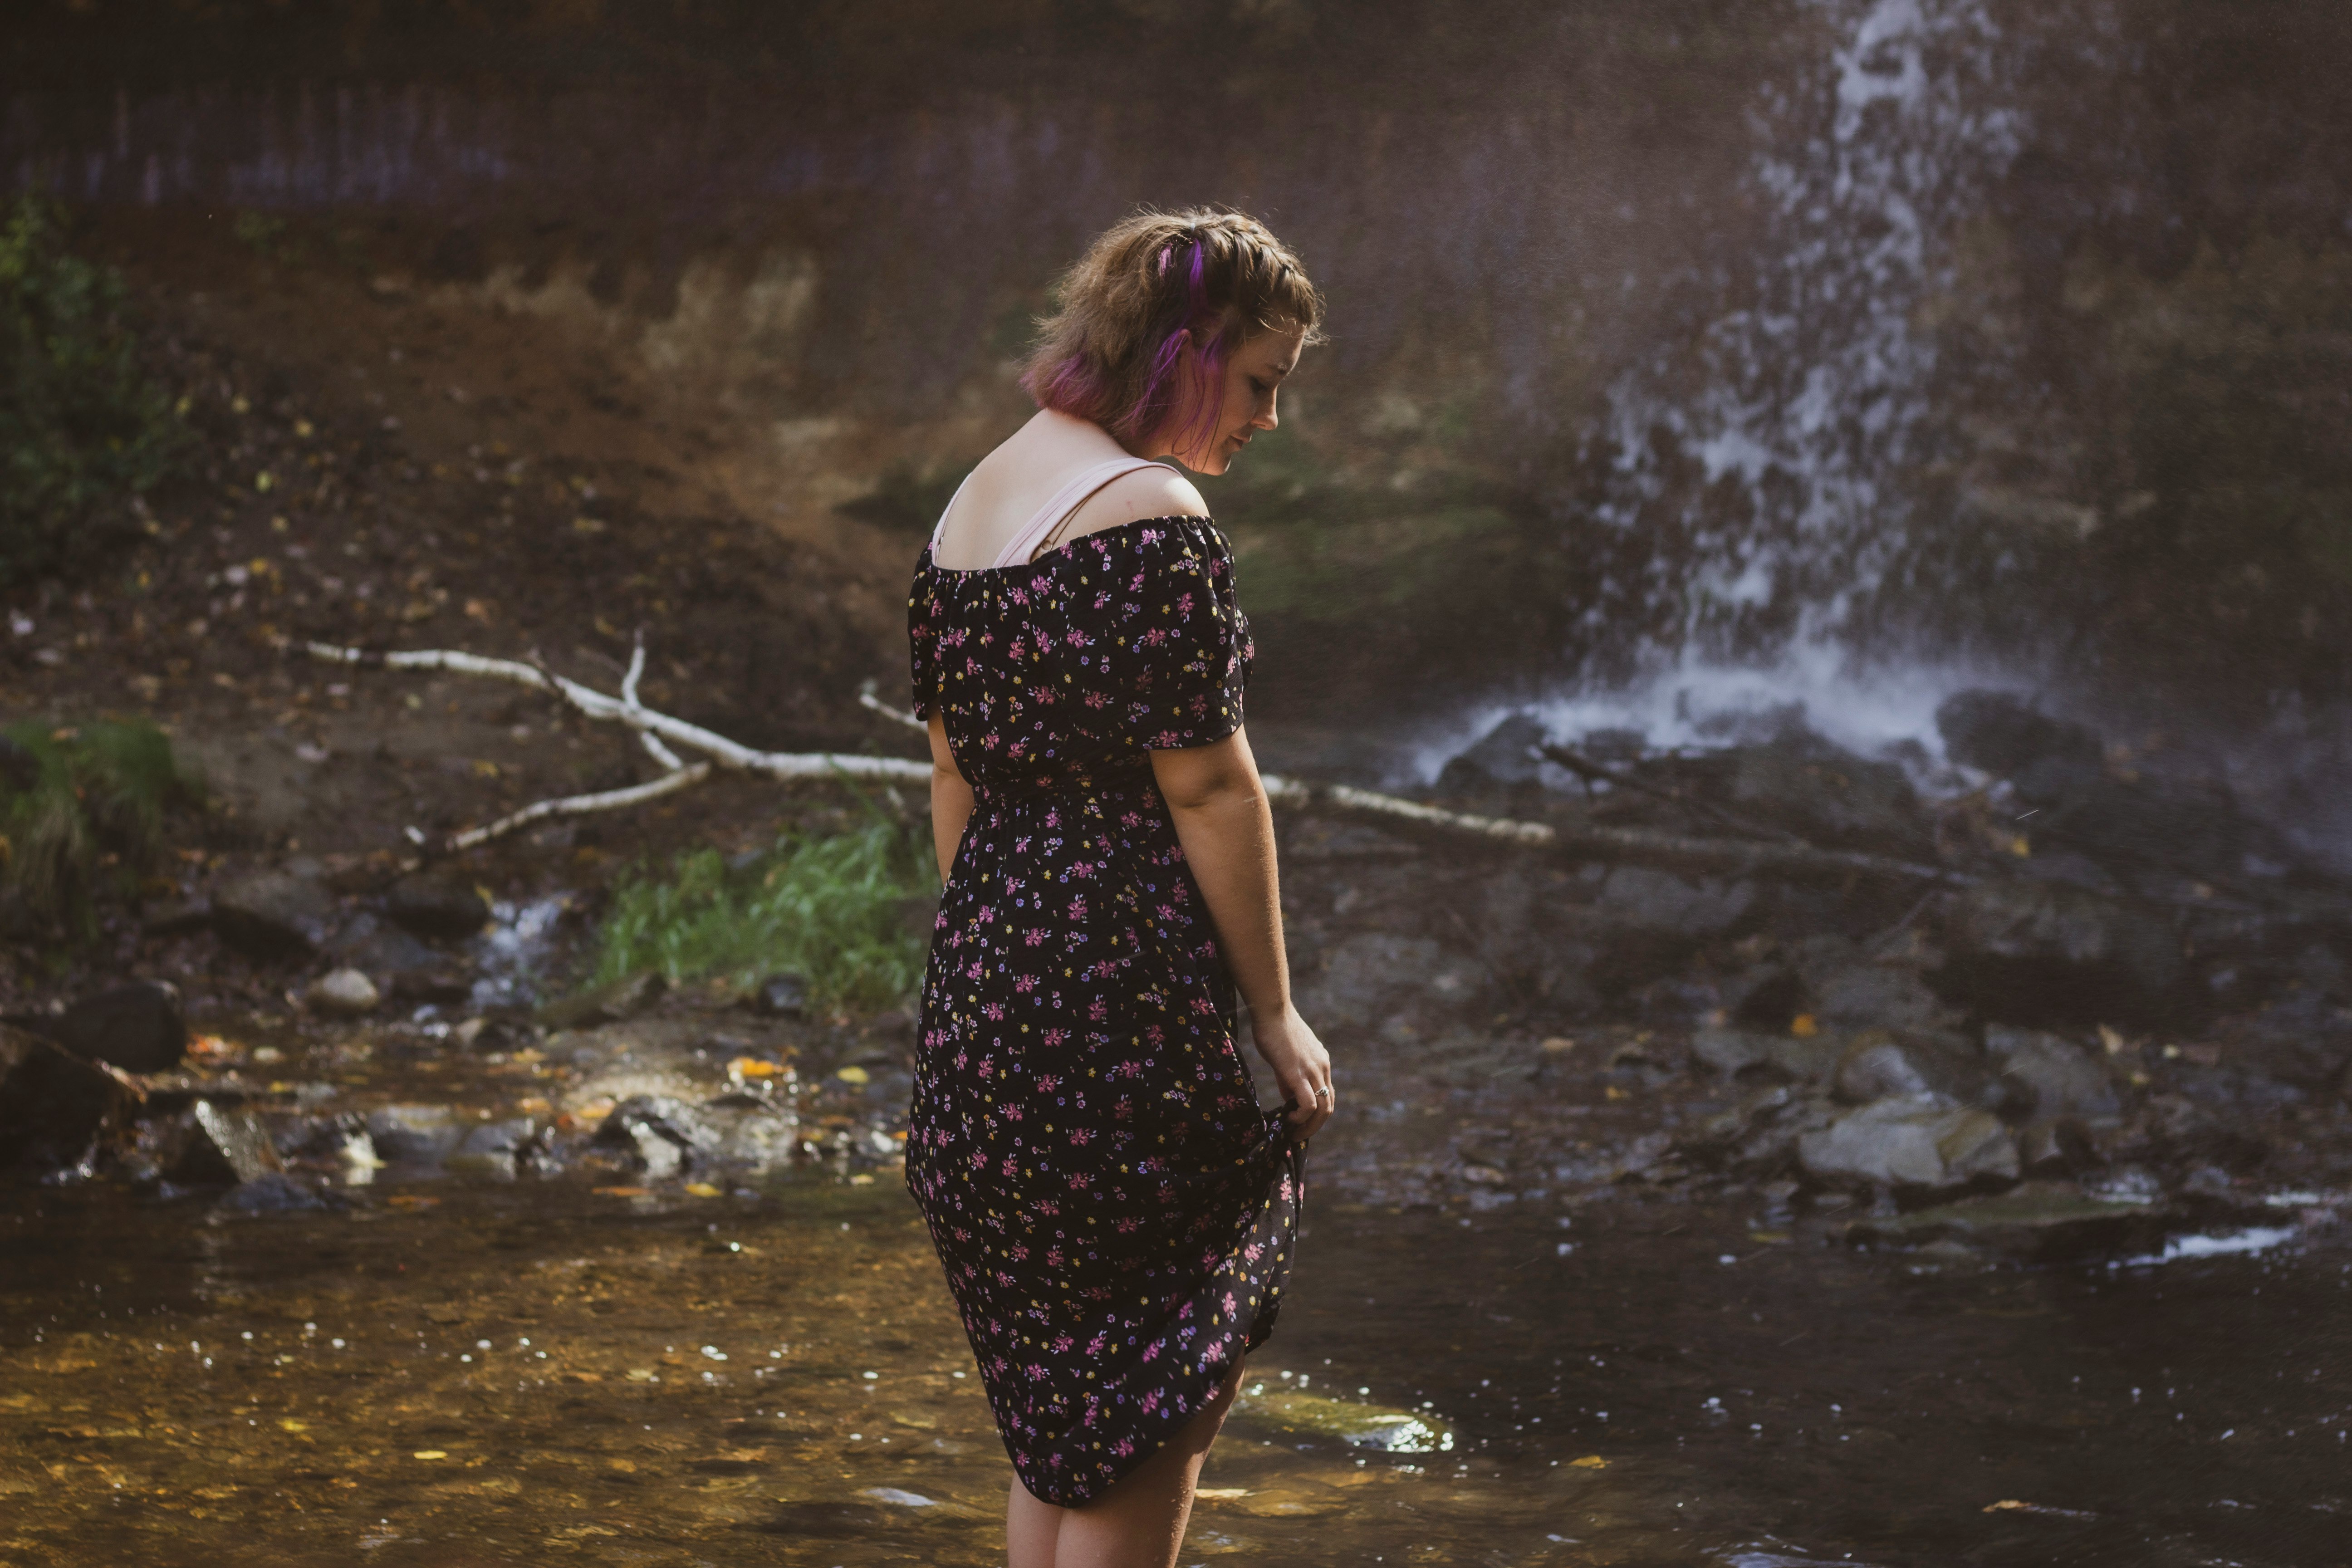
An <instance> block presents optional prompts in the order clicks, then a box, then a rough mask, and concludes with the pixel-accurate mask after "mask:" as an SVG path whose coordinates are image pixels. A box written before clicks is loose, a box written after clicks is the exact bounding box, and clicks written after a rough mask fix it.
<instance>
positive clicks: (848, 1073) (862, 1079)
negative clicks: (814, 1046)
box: [833, 1067, 872, 1083]
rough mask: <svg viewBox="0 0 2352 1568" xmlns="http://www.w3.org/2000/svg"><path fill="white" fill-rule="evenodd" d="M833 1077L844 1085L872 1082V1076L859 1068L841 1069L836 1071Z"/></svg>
mask: <svg viewBox="0 0 2352 1568" xmlns="http://www.w3.org/2000/svg"><path fill="white" fill-rule="evenodd" d="M833 1076H834V1077H835V1078H837V1079H840V1080H841V1081H842V1082H844V1083H867V1082H871V1081H872V1075H871V1074H869V1073H868V1072H866V1069H865V1068H861V1067H845V1068H838V1069H836V1070H835V1073H834V1075H833Z"/></svg>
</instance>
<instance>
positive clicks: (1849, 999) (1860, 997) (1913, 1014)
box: [1811, 963, 1956, 1029]
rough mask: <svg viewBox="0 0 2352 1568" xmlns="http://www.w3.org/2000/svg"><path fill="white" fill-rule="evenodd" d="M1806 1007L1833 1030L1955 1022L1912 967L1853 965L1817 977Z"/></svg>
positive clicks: (1929, 1026)
mask: <svg viewBox="0 0 2352 1568" xmlns="http://www.w3.org/2000/svg"><path fill="white" fill-rule="evenodd" d="M1811 1010H1812V1014H1813V1016H1814V1017H1816V1018H1818V1019H1819V1020H1820V1021H1821V1022H1822V1023H1823V1024H1825V1025H1828V1026H1830V1027H1832V1028H1837V1029H1868V1028H1888V1029H1941V1028H1948V1027H1949V1026H1951V1025H1952V1024H1953V1023H1954V1022H1955V1021H1956V1016H1955V1015H1954V1013H1953V1012H1952V1009H1951V1008H1950V1007H1949V1006H1948V1005H1946V1004H1945V1002H1944V999H1943V998H1942V997H1940V996H1938V995H1937V994H1936V993H1935V992H1934V990H1932V989H1931V988H1930V987H1929V986H1928V984H1927V982H1926V981H1925V980H1923V979H1921V978H1920V977H1919V973H1918V972H1917V971H1916V970H1915V969H1911V968H1908V967H1897V966H1895V965H1892V964H1881V963H1857V964H1853V965H1852V966H1850V967H1848V968H1843V969H1839V970H1835V971H1833V972H1832V973H1828V974H1826V975H1824V976H1823V977H1822V979H1821V980H1820V981H1819V982H1818V988H1817V989H1815V990H1814V991H1813V994H1812V1009H1811Z"/></svg>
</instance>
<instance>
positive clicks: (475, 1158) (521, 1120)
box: [442, 1116, 539, 1177]
mask: <svg viewBox="0 0 2352 1568" xmlns="http://www.w3.org/2000/svg"><path fill="white" fill-rule="evenodd" d="M538 1141H539V1123H538V1122H536V1121H532V1120H531V1119H530V1117H528V1116H518V1117H516V1118H514V1119H513V1120H511V1121H486V1122H484V1123H482V1124H481V1125H480V1126H478V1127H476V1128H474V1129H473V1130H472V1131H468V1132H467V1134H466V1136H465V1137H464V1138H463V1139H462V1140H460V1141H459V1142H458V1144H457V1148H456V1149H454V1150H452V1151H451V1152H450V1153H449V1156H448V1158H447V1159H446V1160H445V1161H443V1162H442V1163H443V1164H444V1165H445V1166H446V1167H447V1168H448V1169H449V1170H452V1171H462V1172H467V1173H473V1174H476V1175H488V1176H499V1177H511V1176H512V1175H514V1173H515V1172H516V1169H517V1168H518V1166H519V1164H520V1162H521V1161H522V1160H523V1159H524V1158H525V1157H526V1156H527V1155H529V1154H530V1152H531V1151H532V1149H533V1148H535V1147H536V1146H537V1144H538Z"/></svg>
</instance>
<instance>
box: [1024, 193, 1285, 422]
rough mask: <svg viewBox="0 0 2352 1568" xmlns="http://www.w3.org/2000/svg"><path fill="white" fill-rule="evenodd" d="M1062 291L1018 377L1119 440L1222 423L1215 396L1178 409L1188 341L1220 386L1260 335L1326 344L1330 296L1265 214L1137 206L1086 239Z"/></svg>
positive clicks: (1048, 404)
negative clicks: (1321, 330)
mask: <svg viewBox="0 0 2352 1568" xmlns="http://www.w3.org/2000/svg"><path fill="white" fill-rule="evenodd" d="M1056 296H1057V300H1058V303H1059V305H1060V309H1059V310H1057V311H1056V312H1055V314H1054V315H1053V316H1051V317H1048V318H1046V319H1045V320H1044V321H1040V322H1038V327H1039V329H1040V331H1041V336H1040V338H1039V341H1038V343H1037V346H1036V347H1035V348H1034V350H1032V351H1031V353H1030V355H1029V360H1028V363H1027V364H1026V365H1024V367H1023V369H1022V373H1021V384H1022V385H1023V386H1024V387H1025V388H1027V389H1028V392H1029V395H1031V396H1032V397H1034V398H1035V399H1036V400H1037V404H1038V406H1040V407H1042V408H1052V409H1055V410H1058V411H1059V412H1061V413H1064V414H1071V415H1075V416H1077V417H1078V418H1081V419H1090V420H1092V421H1094V422H1095V423H1096V424H1097V425H1099V426H1102V427H1103V428H1104V429H1106V430H1108V431H1109V432H1110V433H1111V434H1112V435H1113V436H1116V437H1118V438H1119V439H1121V440H1123V441H1129V442H1132V441H1137V440H1140V439H1142V438H1144V437H1149V436H1150V435H1151V434H1152V433H1153V432H1155V431H1158V430H1160V428H1162V427H1163V426H1165V425H1166V424H1167V423H1168V422H1169V421H1170V420H1171V419H1176V418H1182V419H1186V420H1188V421H1197V422H1201V423H1202V424H1207V423H1211V422H1213V421H1214V420H1215V418H1216V417H1217V404H1216V400H1215V399H1214V398H1211V399H1210V400H1209V401H1208V403H1207V405H1206V406H1205V407H1200V408H1193V409H1186V408H1182V407H1181V403H1182V401H1183V396H1184V393H1183V387H1184V377H1183V376H1182V375H1181V374H1180V369H1181V365H1182V362H1183V357H1184V356H1183V353H1182V351H1183V350H1184V349H1185V348H1186V347H1187V346H1188V344H1189V346H1190V347H1191V348H1192V350H1193V352H1194V353H1196V354H1197V355H1198V356H1199V358H1198V361H1197V365H1198V368H1199V369H1200V370H1201V371H1202V372H1203V373H1205V377H1206V379H1205V383H1204V384H1207V385H1209V386H1217V385H1221V384H1222V383H1223V370H1224V365H1225V361H1226V359H1227V358H1228V357H1229V356H1230V355H1231V354H1232V353H1233V351H1234V348H1236V347H1238V346H1239V345H1240V344H1241V343H1242V342H1244V341H1245V340H1246V339H1248V338H1250V337H1252V336H1254V335H1255V334H1256V333H1259V332H1263V331H1275V330H1282V331H1301V332H1304V333H1305V334H1306V337H1307V342H1310V343H1311V342H1320V341H1321V339H1320V338H1319V336H1318V333H1317V328H1318V326H1319V325H1320V324H1321V322H1322V320H1323V296H1322V295H1321V294H1320V293H1318V292H1317V290H1316V288H1315V285H1314V284H1313V283H1312V282H1310V281H1309V280H1308V279H1307V269H1306V268H1304V267H1303V266H1301V265H1300V263H1299V260H1298V257H1297V254H1296V253H1294V252H1293V251H1292V250H1291V248H1290V247H1288V246H1286V245H1285V244H1283V243H1282V241H1280V240H1278V239H1276V238H1275V237H1274V234H1273V232H1272V231H1271V230H1269V229H1268V228H1267V227H1266V226H1265V225H1264V224H1262V223H1260V222H1258V221H1257V219H1255V218H1254V217H1251V216H1249V215H1248V214H1246V213H1237V212H1229V211H1226V210H1223V209H1222V208H1213V207H1189V208H1186V209H1185V210H1183V211H1181V212H1172V213H1169V212H1156V211H1152V210H1150V209H1146V210H1144V211H1141V212H1138V213H1136V214H1135V215H1134V216H1131V217H1129V218H1127V219H1125V220H1123V221H1122V222H1120V223H1118V224H1116V225H1114V226H1112V227H1110V228H1109V229H1107V230H1106V231H1104V233H1103V234H1102V235H1101V236H1100V237H1097V239H1096V240H1095V242H1094V244H1092V245H1091V246H1089V247H1087V253H1086V255H1084V256H1083V257H1081V258H1079V259H1078V263H1077V265H1076V266H1075V267H1073V268H1070V269H1069V271H1068V272H1066V273H1065V274H1064V275H1063V277H1062V279H1061V283H1060V285H1059V287H1058V289H1056ZM1187 331H1189V332H1190V333H1191V334H1192V336H1191V337H1190V338H1189V339H1187V338H1184V337H1182V336H1181V334H1182V333H1185V332H1187ZM1188 434H1189V432H1188Z"/></svg>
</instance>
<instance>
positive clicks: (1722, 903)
mask: <svg viewBox="0 0 2352 1568" xmlns="http://www.w3.org/2000/svg"><path fill="white" fill-rule="evenodd" d="M1755 902H1756V884H1754V883H1753V882H1727V881H1722V880H1719V879H1714V878H1702V879H1698V880H1696V881H1692V880H1690V879H1685V878H1682V877H1678V876H1675V874H1674V873H1673V872H1671V871H1661V870H1657V869H1655V868H1652V867H1648V866H1619V867H1616V868H1613V869H1612V870H1611V871H1610V873H1609V878H1608V880H1607V881H1605V882H1603V883H1602V884H1601V896H1600V898H1599V899H1598V900H1595V901H1594V905H1593V910H1594V913H1595V914H1596V915H1598V916H1600V917H1601V918H1602V919H1603V920H1605V921H1608V922H1609V923H1611V924H1613V925H1616V926H1619V927H1622V928H1623V929H1624V930H1626V931H1632V932H1634V933H1636V934H1640V935H1646V936H1657V937H1666V938H1673V939H1675V940H1679V941H1687V942H1705V941H1707V940H1709V939H1710V938H1714V937H1718V936H1721V935H1723V934H1724V933H1725V932H1727V931H1730V930H1731V928H1732V927H1734V926H1735V925H1738V923H1739V921H1740V920H1741V919H1742V918H1743V917H1745V916H1746V915H1747V913H1748V910H1750V909H1751V908H1753V907H1754V905H1755Z"/></svg>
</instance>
